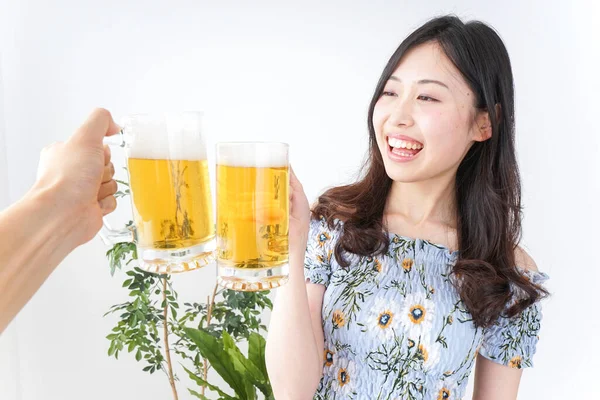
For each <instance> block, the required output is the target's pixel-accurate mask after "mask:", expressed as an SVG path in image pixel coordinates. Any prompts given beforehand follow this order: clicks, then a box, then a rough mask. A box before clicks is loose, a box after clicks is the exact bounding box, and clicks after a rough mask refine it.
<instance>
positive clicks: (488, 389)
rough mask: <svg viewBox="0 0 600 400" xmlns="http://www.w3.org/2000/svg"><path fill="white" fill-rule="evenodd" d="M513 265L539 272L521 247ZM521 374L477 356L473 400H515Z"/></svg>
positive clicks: (517, 250) (517, 251)
mask: <svg viewBox="0 0 600 400" xmlns="http://www.w3.org/2000/svg"><path fill="white" fill-rule="evenodd" d="M515 263H516V265H518V266H519V267H521V268H524V269H527V270H530V271H533V272H539V271H538V268H537V265H536V263H535V261H533V259H532V258H531V257H530V256H529V254H527V252H525V250H523V248H521V247H517V248H516V249H515ZM522 374H523V370H522V369H517V368H511V367H509V366H505V365H502V364H499V363H496V362H493V361H491V360H489V359H487V358H485V357H483V356H482V355H481V354H480V355H478V356H477V362H476V364H475V388H474V391H473V400H515V399H516V398H517V392H518V391H519V384H520V382H521V375H522Z"/></svg>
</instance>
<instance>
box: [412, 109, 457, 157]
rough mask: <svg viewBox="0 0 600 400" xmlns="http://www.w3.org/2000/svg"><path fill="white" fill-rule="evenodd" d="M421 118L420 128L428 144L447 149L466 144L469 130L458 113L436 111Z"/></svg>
mask: <svg viewBox="0 0 600 400" xmlns="http://www.w3.org/2000/svg"><path fill="white" fill-rule="evenodd" d="M420 117H421V118H420V121H419V127H420V128H421V132H422V134H423V136H424V138H425V141H426V142H427V143H429V144H432V145H435V147H436V148H440V147H441V148H446V147H448V146H452V145H457V144H458V143H461V144H462V143H463V142H464V140H463V138H464V136H465V134H466V132H467V130H466V128H465V126H464V123H463V122H462V121H461V119H460V118H459V116H457V115H456V113H450V112H446V111H444V110H436V111H432V112H429V113H424V114H422V115H421V116H420Z"/></svg>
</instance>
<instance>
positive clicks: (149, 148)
mask: <svg viewBox="0 0 600 400" xmlns="http://www.w3.org/2000/svg"><path fill="white" fill-rule="evenodd" d="M108 141H109V142H112V143H113V144H120V145H121V146H123V147H125V150H126V155H127V167H128V172H129V185H130V191H131V203H132V206H133V224H132V226H131V227H130V228H128V229H123V230H113V229H110V228H108V227H107V226H106V225H105V228H104V229H103V230H102V231H101V236H102V238H103V239H104V241H105V242H106V243H107V244H115V243H118V242H130V241H133V242H135V244H136V247H137V254H138V262H139V266H140V268H142V269H143V270H146V271H148V272H155V273H160V274H163V273H173V272H182V271H188V270H193V269H197V268H200V267H202V266H204V265H206V264H207V263H209V262H210V261H211V260H214V254H213V253H214V250H215V232H214V217H213V207H212V198H211V192H210V181H209V173H208V162H207V158H206V145H205V140H204V137H203V133H202V130H201V114H199V113H194V112H187V113H172V114H155V115H150V114H148V115H144V114H140V115H135V116H130V117H127V118H126V119H125V120H124V121H123V131H122V132H121V134H120V135H119V136H118V137H116V138H109V140H108Z"/></svg>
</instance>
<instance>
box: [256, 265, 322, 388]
mask: <svg viewBox="0 0 600 400" xmlns="http://www.w3.org/2000/svg"><path fill="white" fill-rule="evenodd" d="M290 263H291V264H292V265H290V280H289V282H288V283H287V284H285V285H284V286H282V287H281V288H279V289H277V298H276V300H275V306H274V307H273V312H272V314H271V322H270V324H269V338H268V342H267V349H266V360H267V368H268V372H269V378H270V380H271V384H272V386H273V392H274V394H275V398H276V399H277V400H290V399H294V400H295V399H312V397H313V395H314V393H315V392H316V390H317V386H318V384H319V380H320V379H321V374H322V366H323V363H322V347H323V343H320V344H317V342H316V338H315V334H314V330H313V326H312V323H311V315H310V310H309V303H308V298H307V292H306V284H305V280H304V275H303V264H304V254H302V255H301V256H300V255H298V256H295V257H294V259H290ZM298 264H300V265H298ZM318 328H319V329H320V327H318Z"/></svg>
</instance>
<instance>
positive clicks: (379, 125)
mask: <svg viewBox="0 0 600 400" xmlns="http://www.w3.org/2000/svg"><path fill="white" fill-rule="evenodd" d="M387 115H388V113H387V112H386V110H385V107H384V106H381V105H375V108H374V109H373V121H372V122H373V128H375V136H376V137H377V143H379V144H380V145H381V140H382V137H381V133H382V132H383V125H384V124H385V121H386V120H387Z"/></svg>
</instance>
